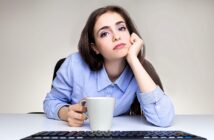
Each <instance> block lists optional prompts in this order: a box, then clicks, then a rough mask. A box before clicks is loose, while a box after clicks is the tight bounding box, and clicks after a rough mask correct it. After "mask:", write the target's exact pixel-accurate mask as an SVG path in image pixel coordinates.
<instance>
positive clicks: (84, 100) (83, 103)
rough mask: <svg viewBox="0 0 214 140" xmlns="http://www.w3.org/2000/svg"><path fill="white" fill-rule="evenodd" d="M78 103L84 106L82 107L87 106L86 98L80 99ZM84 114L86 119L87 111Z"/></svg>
mask: <svg viewBox="0 0 214 140" xmlns="http://www.w3.org/2000/svg"><path fill="white" fill-rule="evenodd" d="M80 104H81V105H82V106H84V107H87V106H86V99H82V100H81V101H80ZM83 114H84V115H85V116H86V118H87V119H88V115H87V112H86V113H83Z"/></svg>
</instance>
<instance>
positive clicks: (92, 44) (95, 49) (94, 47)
mask: <svg viewBox="0 0 214 140" xmlns="http://www.w3.org/2000/svg"><path fill="white" fill-rule="evenodd" d="M91 47H92V49H93V50H94V51H95V53H96V54H99V53H100V52H99V50H98V49H97V46H96V45H95V44H94V43H91Z"/></svg>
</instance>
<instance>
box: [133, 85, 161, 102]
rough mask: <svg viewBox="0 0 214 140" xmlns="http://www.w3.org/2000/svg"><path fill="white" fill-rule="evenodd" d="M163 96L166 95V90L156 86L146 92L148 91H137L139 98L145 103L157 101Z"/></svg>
mask: <svg viewBox="0 0 214 140" xmlns="http://www.w3.org/2000/svg"><path fill="white" fill-rule="evenodd" d="M163 96H164V92H163V91H162V90H161V89H160V87H156V88H155V89H154V90H153V91H151V92H146V93H142V92H137V97H138V100H139V101H140V103H141V104H143V105H146V104H152V103H156V102H158V101H159V100H160V99H161V97H163Z"/></svg>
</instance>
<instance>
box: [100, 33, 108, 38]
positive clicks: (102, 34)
mask: <svg viewBox="0 0 214 140" xmlns="http://www.w3.org/2000/svg"><path fill="white" fill-rule="evenodd" d="M107 35H108V32H103V33H101V34H100V37H101V38H103V37H106V36H107Z"/></svg>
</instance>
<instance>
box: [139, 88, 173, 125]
mask: <svg viewBox="0 0 214 140" xmlns="http://www.w3.org/2000/svg"><path fill="white" fill-rule="evenodd" d="M137 98H138V100H139V102H140V106H141V109H142V111H143V113H144V115H145V117H146V119H147V121H148V122H150V123H152V124H154V125H156V126H161V127H168V126H170V125H171V124H172V122H173V119H174V116H175V111H174V106H173V104H172V102H171V100H170V98H169V97H168V96H167V95H166V94H165V93H164V92H163V91H162V90H161V89H160V88H159V87H157V88H155V89H154V90H153V91H151V92H148V93H142V92H137Z"/></svg>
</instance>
